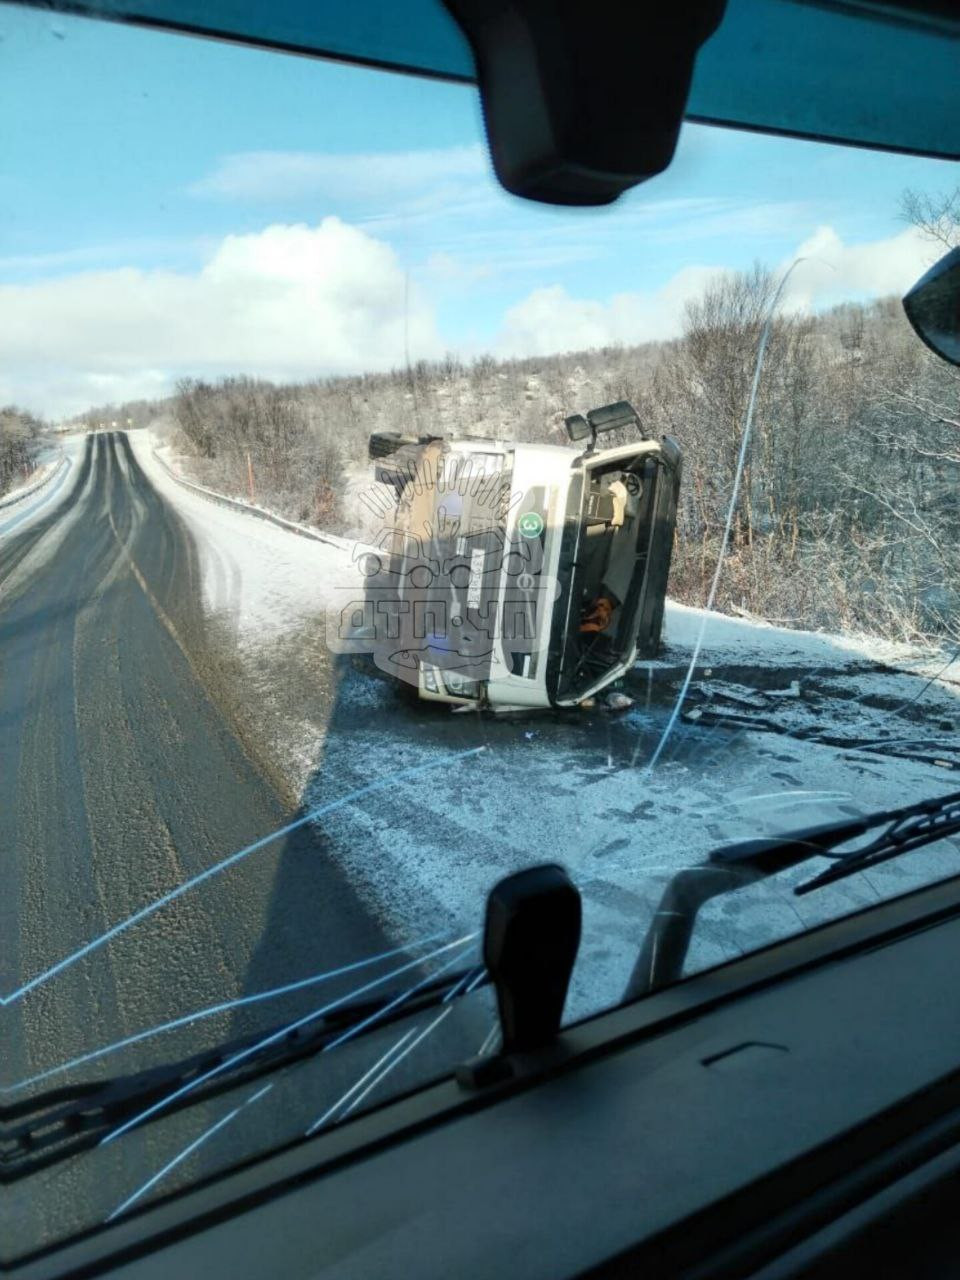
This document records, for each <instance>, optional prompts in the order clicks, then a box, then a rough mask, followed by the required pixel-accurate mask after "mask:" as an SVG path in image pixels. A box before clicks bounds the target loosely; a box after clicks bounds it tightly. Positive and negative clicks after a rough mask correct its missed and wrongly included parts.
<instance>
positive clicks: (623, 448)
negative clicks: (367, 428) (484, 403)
mask: <svg viewBox="0 0 960 1280" xmlns="http://www.w3.org/2000/svg"><path fill="white" fill-rule="evenodd" d="M614 429H618V430H621V431H622V430H625V429H626V430H631V431H632V430H636V431H638V432H639V430H640V423H639V419H638V417H637V414H636V412H635V411H634V409H633V408H632V407H631V406H630V405H629V404H628V403H626V402H625V401H621V402H619V403H617V404H612V405H607V406H605V407H604V408H602V409H596V410H593V411H592V412H590V413H587V414H586V415H579V414H578V415H574V416H573V417H571V418H568V419H567V430H568V434H569V436H570V439H571V442H572V445H571V447H566V446H558V445H534V444H518V443H513V442H505V441H497V440H489V439H478V438H474V437H466V438H460V439H450V440H448V439H444V438H442V437H436V436H419V437H411V436H401V435H399V434H397V435H394V434H386V433H378V434H376V435H373V436H371V437H370V457H371V459H372V460H373V462H374V464H375V475H376V479H377V480H378V481H379V486H378V489H379V492H380V493H381V494H384V493H385V494H388V495H389V500H388V501H387V502H384V503H383V507H382V516H383V528H382V529H381V531H380V533H379V534H378V536H377V537H376V538H375V539H374V540H373V541H372V543H370V544H369V545H365V546H363V547H361V548H359V550H358V556H357V559H358V563H359V567H360V570H361V572H362V574H363V575H364V580H365V607H364V610H363V622H364V625H363V626H362V627H360V628H358V630H357V631H355V632H354V635H355V636H357V635H362V636H363V640H364V644H365V647H366V648H367V649H368V651H370V652H372V653H373V656H374V660H375V661H376V663H377V666H379V667H380V668H381V669H382V670H384V671H387V672H388V673H389V674H391V675H394V676H396V677H398V678H399V679H401V680H404V681H406V682H407V683H408V684H410V685H411V686H413V687H414V688H415V689H416V691H417V692H418V694H419V696H420V697H421V698H425V699H432V700H437V701H445V702H450V703H459V704H464V705H471V704H473V705H478V706H490V707H493V708H495V709H500V710H504V709H509V708H517V709H521V708H530V707H549V706H571V705H575V704H577V703H580V702H583V701H585V700H587V699H590V698H592V697H594V696H595V695H596V694H597V693H598V692H600V690H602V689H603V688H605V687H606V686H608V685H609V684H611V683H612V682H613V681H615V680H617V679H618V678H619V677H620V676H621V675H623V674H624V672H626V671H627V670H628V669H629V668H630V667H631V666H632V665H633V664H634V662H635V661H636V660H637V659H638V658H642V657H653V656H654V655H655V654H656V652H657V650H658V648H659V644H660V632H661V627H662V622H663V609H664V600H665V595H666V587H667V574H668V571H669V567H670V556H671V551H672V547H673V537H674V528H675V524H676V511H677V498H678V493H679V486H680V473H681V454H680V449H679V447H678V446H677V444H676V442H675V441H673V440H672V439H670V438H669V437H665V438H663V439H661V440H650V439H645V438H643V436H642V434H641V437H640V438H639V439H637V440H635V441H633V442H632V443H630V444H625V445H620V446H617V447H614V448H607V449H600V448H598V447H597V437H598V434H599V433H601V432H605V431H610V430H614ZM577 446H580V447H579V448H578V447H577Z"/></svg>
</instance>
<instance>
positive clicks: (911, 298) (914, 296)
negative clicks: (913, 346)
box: [903, 248, 960, 365]
mask: <svg viewBox="0 0 960 1280" xmlns="http://www.w3.org/2000/svg"><path fill="white" fill-rule="evenodd" d="M903 309H904V311H905V312H906V313H907V319H908V320H909V321H910V323H911V324H912V325H913V327H914V330H915V331H916V333H917V335H918V336H919V337H920V338H921V339H922V340H923V341H924V342H925V343H926V344H927V346H928V347H929V348H930V350H931V351H934V352H936V354H937V355H938V356H940V358H941V359H943V360H948V361H949V362H950V364H957V365H960V248H956V249H951V250H950V252H949V253H948V254H947V255H946V256H945V257H943V258H941V259H940V261H939V262H937V263H935V264H934V265H933V266H932V267H931V268H930V270H929V271H928V272H927V273H926V275H924V276H922V277H921V278H920V279H919V280H918V281H917V283H916V284H915V285H914V286H913V288H912V289H911V290H910V292H909V293H908V294H907V295H906V297H905V298H904V300H903Z"/></svg>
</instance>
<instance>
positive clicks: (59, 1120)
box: [0, 963, 490, 1184]
mask: <svg viewBox="0 0 960 1280" xmlns="http://www.w3.org/2000/svg"><path fill="white" fill-rule="evenodd" d="M471 975H473V977H472V979H471ZM489 981H490V978H489V975H488V974H487V973H486V972H485V971H484V969H483V966H482V965H480V964H476V963H475V964H472V965H466V966H464V967H462V968H459V969H456V970H450V971H448V972H446V973H443V974H440V975H439V976H437V977H436V978H433V979H430V980H429V981H425V982H423V983H422V984H421V985H419V986H418V987H416V988H415V989H410V991H409V998H404V992H403V990H402V989H401V990H399V991H398V990H397V989H396V988H392V989H390V990H388V991H387V992H386V993H384V994H383V995H377V996H372V997H367V998H364V999H359V1000H354V1001H350V1002H348V1003H344V1004H342V1005H339V1006H338V1007H336V1008H332V1009H330V1010H329V1012H327V1013H325V1014H323V1015H322V1016H318V1017H317V1019H316V1020H315V1021H311V1022H310V1023H309V1024H307V1025H305V1026H302V1027H299V1028H297V1029H295V1030H291V1031H290V1032H289V1034H287V1035H284V1034H283V1031H284V1026H285V1025H286V1024H280V1025H279V1026H277V1027H274V1028H272V1029H269V1028H268V1029H265V1030H263V1031H259V1032H257V1033H256V1034H253V1035H249V1036H245V1037H242V1038H240V1039H236V1040H233V1041H231V1042H229V1043H226V1044H223V1045H218V1046H217V1047H216V1048H215V1049H207V1050H204V1051H203V1052H200V1053H196V1054H192V1055H190V1056H189V1057H187V1058H184V1059H182V1060H180V1061H178V1062H175V1063H164V1064H163V1065H161V1066H158V1067H153V1068H149V1069H148V1070H146V1071H138V1072H134V1073H131V1074H129V1075H122V1076H114V1077H111V1078H109V1079H107V1080H102V1081H89V1080H88V1081H83V1082H81V1083H79V1084H75V1085H66V1086H58V1087H55V1088H53V1089H49V1090H46V1091H44V1092H43V1093H41V1094H37V1095H35V1096H34V1097H31V1098H25V1099H23V1100H21V1101H19V1102H14V1103H11V1104H9V1105H7V1106H0V1184H3V1183H8V1182H13V1181H16V1180H17V1179H19V1178H23V1177H26V1176H27V1175H29V1174H31V1173H34V1172H36V1171H37V1170H38V1169H41V1168H44V1167H45V1166H47V1165H50V1164H54V1163H56V1162H58V1161H60V1160H63V1159H65V1158H66V1157H68V1156H71V1155H74V1154H76V1153H77V1152H79V1151H83V1150H86V1149H87V1148H89V1147H92V1146H95V1145H96V1144H97V1143H98V1142H99V1141H100V1140H101V1138H102V1137H103V1136H104V1135H105V1134H106V1133H107V1132H109V1131H111V1130H113V1129H114V1128H116V1127H117V1126H119V1125H122V1124H124V1123H125V1122H126V1121H128V1120H130V1119H131V1118H132V1117H134V1116H136V1115H138V1113H140V1112H142V1111H144V1110H145V1109H146V1108H149V1107H150V1106H151V1104H154V1103H159V1102H161V1101H162V1100H163V1099H165V1098H167V1097H168V1096H169V1095H170V1094H171V1093H176V1092H177V1091H178V1090H181V1089H183V1090H185V1087H186V1086H188V1085H189V1084H190V1081H192V1080H196V1081H197V1085H196V1087H195V1088H191V1089H190V1090H189V1092H186V1091H185V1092H184V1096H182V1097H179V1098H175V1099H172V1100H171V1101H170V1103H169V1105H164V1107H163V1109H162V1111H159V1113H158V1114H160V1115H169V1114H171V1113H172V1112H174V1111H178V1110H180V1109H181V1108H183V1107H188V1106H192V1105H193V1104H194V1103H195V1102H199V1101H202V1100H204V1099H207V1098H211V1097H215V1096H216V1095H217V1094H219V1093H222V1092H224V1091H225V1090H227V1089H233V1088H236V1087H237V1086H238V1085H241V1084H245V1083H247V1082H248V1081H250V1080H255V1079H257V1078H258V1077H260V1076H263V1075H265V1074H267V1073H268V1072H272V1071H276V1070H277V1069H278V1068H279V1067H283V1066H287V1065H288V1064H290V1063H293V1062H297V1061H299V1060H301V1059H304V1058H309V1057H312V1056H314V1055H315V1054H318V1053H320V1052H322V1050H323V1049H324V1048H326V1047H327V1045H329V1044H331V1043H332V1042H333V1041H334V1040H336V1039H338V1038H340V1037H343V1036H344V1035H345V1033H346V1032H349V1031H350V1030H351V1029H353V1028H356V1036H357V1037H360V1036H363V1035H365V1034H366V1033H367V1031H368V1030H370V1031H373V1030H378V1029H380V1028H381V1027H386V1026H389V1025H390V1024H391V1023H394V1022H398V1021H399V1020H401V1019H404V1018H409V1017H412V1016H414V1015H415V1014H417V1013H420V1012H422V1011H423V1010H425V1009H432V1008H436V1006H437V1005H439V1004H441V1003H442V1002H443V1001H444V1000H445V999H447V998H448V996H456V995H458V994H463V993H464V992H465V991H466V990H467V989H468V988H469V990H471V991H474V990H477V989H478V988H479V987H481V986H485V985H487V984H488V983H489ZM364 1022H367V1023H368V1024H369V1025H368V1026H364V1027H361V1023H364ZM261 1041H263V1042H265V1043H264V1044H263V1045H262V1047H259V1046H260V1042H261ZM234 1060H236V1061H234ZM208 1074H210V1076H211V1078H210V1079H209V1081H205V1080H203V1079H202V1078H203V1077H205V1076H207V1075H208Z"/></svg>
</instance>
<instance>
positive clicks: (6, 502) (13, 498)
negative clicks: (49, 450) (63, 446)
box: [0, 454, 67, 510]
mask: <svg viewBox="0 0 960 1280" xmlns="http://www.w3.org/2000/svg"><path fill="white" fill-rule="evenodd" d="M66 465H67V456H66V454H61V455H60V460H59V461H58V462H57V465H56V466H55V467H54V468H53V470H52V471H49V472H48V473H47V474H46V475H45V476H41V478H40V479H39V480H38V481H37V482H36V484H32V485H30V486H29V487H28V488H26V489H18V490H17V492H16V493H14V494H11V495H10V496H9V497H6V498H0V510H2V509H3V508H4V507H13V506H15V505H16V504H17V503H18V502H23V500H24V499H25V498H31V497H33V495H34V494H35V493H38V492H39V491H40V490H41V489H42V488H43V487H44V485H48V484H49V483H50V481H51V480H52V479H53V478H54V476H56V475H59V473H60V469H61V467H65V466H66Z"/></svg>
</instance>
